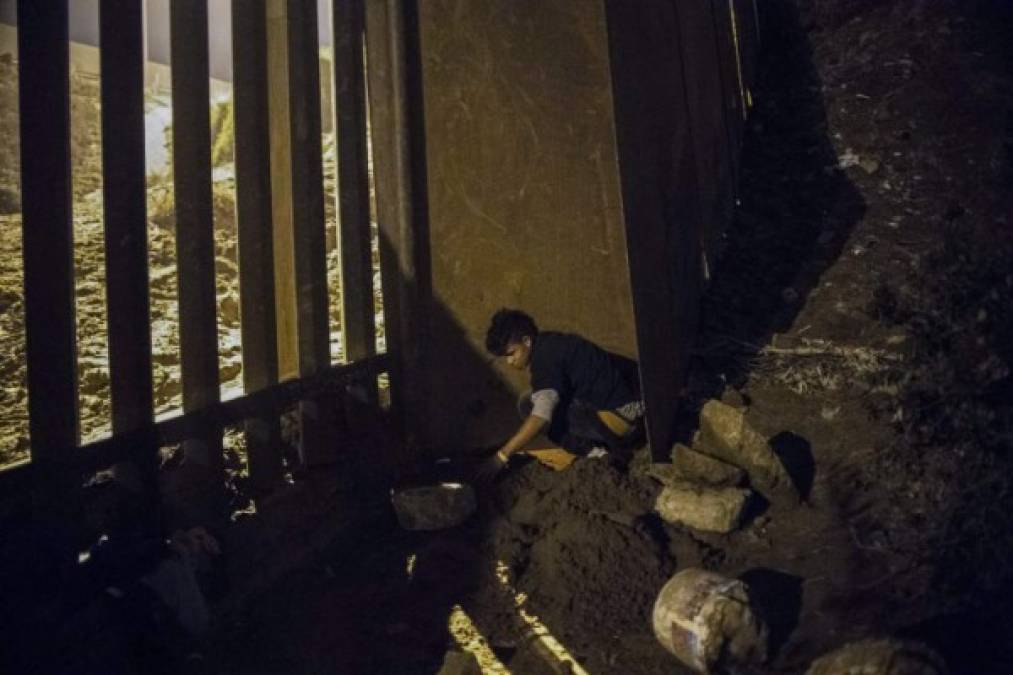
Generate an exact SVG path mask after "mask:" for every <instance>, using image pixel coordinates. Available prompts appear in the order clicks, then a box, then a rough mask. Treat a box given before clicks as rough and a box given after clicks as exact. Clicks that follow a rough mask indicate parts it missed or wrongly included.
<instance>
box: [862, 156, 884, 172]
mask: <svg viewBox="0 0 1013 675" xmlns="http://www.w3.org/2000/svg"><path fill="white" fill-rule="evenodd" d="M858 166H860V167H862V170H863V171H865V173H867V174H869V175H870V176H871V175H872V174H874V173H876V172H877V171H879V160H878V159H876V158H875V157H863V158H862V159H860V160H859V162H858Z"/></svg>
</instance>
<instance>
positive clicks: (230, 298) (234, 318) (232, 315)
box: [218, 294, 239, 324]
mask: <svg viewBox="0 0 1013 675" xmlns="http://www.w3.org/2000/svg"><path fill="white" fill-rule="evenodd" d="M218 316H219V317H221V322H222V323H224V324H238V323H239V299H238V298H236V296H234V295H232V294H227V295H222V296H220V297H219V299H218Z"/></svg>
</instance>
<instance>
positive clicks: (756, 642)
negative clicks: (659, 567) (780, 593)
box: [652, 568, 768, 673]
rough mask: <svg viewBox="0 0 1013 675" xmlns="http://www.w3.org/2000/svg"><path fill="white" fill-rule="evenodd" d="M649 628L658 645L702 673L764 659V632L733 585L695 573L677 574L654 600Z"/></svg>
mask: <svg viewBox="0 0 1013 675" xmlns="http://www.w3.org/2000/svg"><path fill="white" fill-rule="evenodd" d="M652 623H653V624H654V635H655V637H656V638H657V639H658V642H660V643H661V645H662V646H663V647H664V648H665V649H666V650H668V651H669V652H670V653H671V654H673V655H674V656H675V657H676V658H677V659H679V660H680V661H682V662H683V663H684V664H686V665H687V666H689V667H690V668H693V669H694V670H696V671H698V672H701V673H709V672H713V671H714V670H715V668H725V669H728V670H732V669H733V668H734V667H735V666H744V665H750V664H758V663H762V662H763V661H765V660H766V658H767V638H768V632H767V628H766V626H765V625H764V624H763V623H762V622H761V621H760V620H759V618H757V616H756V613H755V612H754V611H753V609H752V607H751V606H750V604H749V594H748V588H747V587H746V585H745V584H744V583H743V582H741V581H739V580H738V579H728V578H726V577H722V576H721V575H719V574H715V573H714V572H708V571H706V570H702V569H697V568H689V569H685V570H682V571H681V572H679V573H678V574H676V575H675V576H674V577H672V578H671V579H669V581H668V583H666V584H665V586H664V587H663V588H662V589H661V593H659V594H658V599H657V600H656V601H655V603H654V612H653V615H652Z"/></svg>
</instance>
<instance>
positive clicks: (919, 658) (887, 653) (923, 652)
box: [806, 639, 948, 675]
mask: <svg viewBox="0 0 1013 675" xmlns="http://www.w3.org/2000/svg"><path fill="white" fill-rule="evenodd" d="M947 672H948V671H947V670H946V664H945V663H944V662H943V659H942V658H941V657H940V656H939V655H938V654H936V653H935V652H934V651H932V650H931V649H929V648H928V647H926V646H925V645H923V644H921V643H918V642H910V641H901V640H893V639H881V640H861V641H859V642H852V643H850V644H847V645H845V646H843V647H841V648H840V649H838V650H836V651H833V652H830V653H829V654H825V655H824V656H821V657H820V658H818V659H816V660H815V661H813V663H812V665H811V666H809V670H807V671H806V675H837V673H861V674H862V675H945V673H947Z"/></svg>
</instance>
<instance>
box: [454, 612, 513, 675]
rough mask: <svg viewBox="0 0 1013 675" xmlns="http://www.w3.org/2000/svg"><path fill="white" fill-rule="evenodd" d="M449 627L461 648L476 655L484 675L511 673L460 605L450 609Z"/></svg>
mask: <svg viewBox="0 0 1013 675" xmlns="http://www.w3.org/2000/svg"><path fill="white" fill-rule="evenodd" d="M448 627H449V628H450V634H451V635H452V636H453V637H454V640H455V641H456V642H457V644H458V645H460V646H461V649H463V650H464V651H466V652H467V653H469V654H471V655H472V656H473V657H475V660H476V661H477V662H478V665H479V667H480V668H481V669H482V673H483V675H510V671H509V670H508V669H507V667H506V666H504V665H503V663H502V662H501V661H500V660H499V659H498V658H497V657H496V654H495V652H493V651H492V648H491V647H490V646H489V642H488V641H487V640H486V639H485V637H484V636H483V635H482V633H481V632H480V631H479V630H478V627H477V626H476V625H475V622H474V621H472V620H471V617H469V616H468V615H467V614H466V613H465V611H464V610H463V609H461V606H460V605H454V608H453V609H452V610H450V620H449V622H448Z"/></svg>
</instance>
